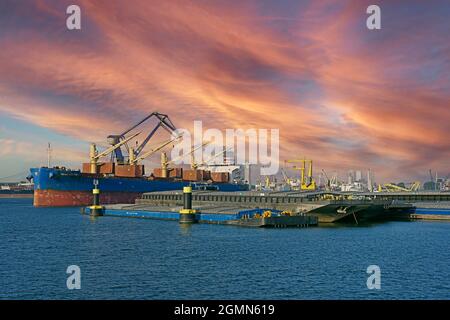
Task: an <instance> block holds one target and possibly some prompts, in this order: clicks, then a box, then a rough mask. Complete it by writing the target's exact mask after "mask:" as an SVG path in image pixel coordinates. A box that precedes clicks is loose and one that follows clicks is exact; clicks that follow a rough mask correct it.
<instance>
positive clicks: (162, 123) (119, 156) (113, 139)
mask: <svg viewBox="0 0 450 320" xmlns="http://www.w3.org/2000/svg"><path fill="white" fill-rule="evenodd" d="M151 119H157V124H156V126H155V127H154V128H153V129H152V130H151V131H150V133H149V134H148V135H147V137H145V139H144V140H142V142H141V143H140V144H139V145H137V146H136V148H134V149H133V150H130V148H129V147H128V145H127V144H126V142H125V143H122V144H121V145H120V146H119V147H118V148H115V149H114V153H111V162H114V159H115V160H116V162H117V163H118V164H124V163H125V157H124V155H123V150H122V148H121V146H122V145H124V144H125V147H126V150H127V152H128V155H129V158H131V159H132V160H134V159H137V158H138V157H139V155H140V154H141V152H142V150H143V149H144V147H145V146H146V145H147V143H148V142H149V141H150V139H151V138H152V137H153V136H154V134H155V133H156V131H157V130H158V129H159V128H163V129H165V130H166V131H168V132H169V133H170V134H172V133H173V132H174V131H175V130H176V127H175V126H174V124H173V123H172V121H171V120H170V118H169V116H168V115H166V114H162V113H159V112H152V113H151V114H149V115H148V116H146V117H145V118H144V119H142V120H140V121H139V122H138V123H136V124H135V125H133V126H132V127H130V128H128V129H127V130H125V131H124V132H122V133H121V134H116V135H114V134H113V135H109V136H108V137H107V140H108V143H109V144H110V145H111V146H116V145H117V144H118V143H120V142H123V141H125V139H126V138H125V135H127V134H128V133H130V132H131V131H133V130H134V129H136V128H137V127H139V126H141V125H142V124H143V123H145V122H147V121H149V120H151ZM128 141H129V140H128ZM130 151H132V152H130Z"/></svg>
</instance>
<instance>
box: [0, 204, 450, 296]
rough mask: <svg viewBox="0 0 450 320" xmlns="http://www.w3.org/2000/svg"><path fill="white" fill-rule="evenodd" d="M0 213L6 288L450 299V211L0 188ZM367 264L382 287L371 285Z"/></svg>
mask: <svg viewBox="0 0 450 320" xmlns="http://www.w3.org/2000/svg"><path fill="white" fill-rule="evenodd" d="M0 219H1V220H0V257H1V258H0V259H1V260H0V298H2V299H6V298H8V299H419V298H420V299H450V250H449V247H450V223H449V222H389V223H382V224H373V225H366V226H359V227H355V226H344V227H343V226H340V227H320V228H309V229H251V228H239V227H231V226H217V225H205V224H197V225H193V226H190V227H182V226H180V225H179V224H178V223H177V222H168V221H157V220H143V219H129V218H113V217H100V218H97V219H95V220H93V219H91V218H90V217H89V216H83V215H81V214H80V211H79V209H78V208H33V207H32V200H31V199H0ZM69 265H78V266H79V267H80V268H81V289H80V290H68V289H67V287H66V280H67V277H68V274H66V269H67V267H68V266H69ZM369 265H378V266H379V267H380V269H381V290H368V289H367V286H366V280H367V277H368V274H367V273H366V269H367V267H368V266H369Z"/></svg>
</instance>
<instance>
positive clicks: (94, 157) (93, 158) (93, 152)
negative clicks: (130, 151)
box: [89, 132, 141, 173]
mask: <svg viewBox="0 0 450 320" xmlns="http://www.w3.org/2000/svg"><path fill="white" fill-rule="evenodd" d="M139 134H141V133H140V132H138V133H135V134H133V135H131V136H129V137H128V138H124V139H123V140H122V141H120V142H118V143H116V144H114V145H112V146H111V147H109V148H108V149H106V150H105V151H102V152H100V153H98V151H97V146H96V145H95V143H91V146H90V150H89V158H90V161H89V162H90V165H91V168H90V172H91V173H97V168H98V160H99V159H100V158H101V157H104V156H107V155H108V154H110V153H112V152H114V151H115V150H117V149H120V147H121V146H122V145H124V144H126V143H127V142H128V141H130V140H131V139H133V138H135V137H137V136H138V135H139Z"/></svg>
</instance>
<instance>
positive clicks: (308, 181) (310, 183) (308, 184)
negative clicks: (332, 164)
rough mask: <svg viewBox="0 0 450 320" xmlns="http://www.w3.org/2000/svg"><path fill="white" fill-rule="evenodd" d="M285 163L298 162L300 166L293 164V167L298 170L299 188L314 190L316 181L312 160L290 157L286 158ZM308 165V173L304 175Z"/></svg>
mask: <svg viewBox="0 0 450 320" xmlns="http://www.w3.org/2000/svg"><path fill="white" fill-rule="evenodd" d="M286 162H287V163H300V164H301V166H300V167H298V166H294V167H293V169H295V170H300V189H301V190H316V181H315V180H314V178H313V176H312V174H313V161H312V160H307V159H291V160H286ZM307 164H309V167H308V175H305V171H306V166H307Z"/></svg>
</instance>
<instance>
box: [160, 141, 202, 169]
mask: <svg viewBox="0 0 450 320" xmlns="http://www.w3.org/2000/svg"><path fill="white" fill-rule="evenodd" d="M210 143H211V141H207V142H204V143H203V144H201V145H200V146H198V147H197V148H194V149H192V150H191V151H190V152H188V153H186V154H183V155H181V156H179V157H176V158H175V159H172V160H170V161H167V162H166V165H168V164H170V163H173V162H175V161H178V160H180V159H183V158H184V157H186V156H188V155H190V154H192V153H194V151H195V150H198V149H200V148H203V147H204V146H206V145H208V144H210Z"/></svg>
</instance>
